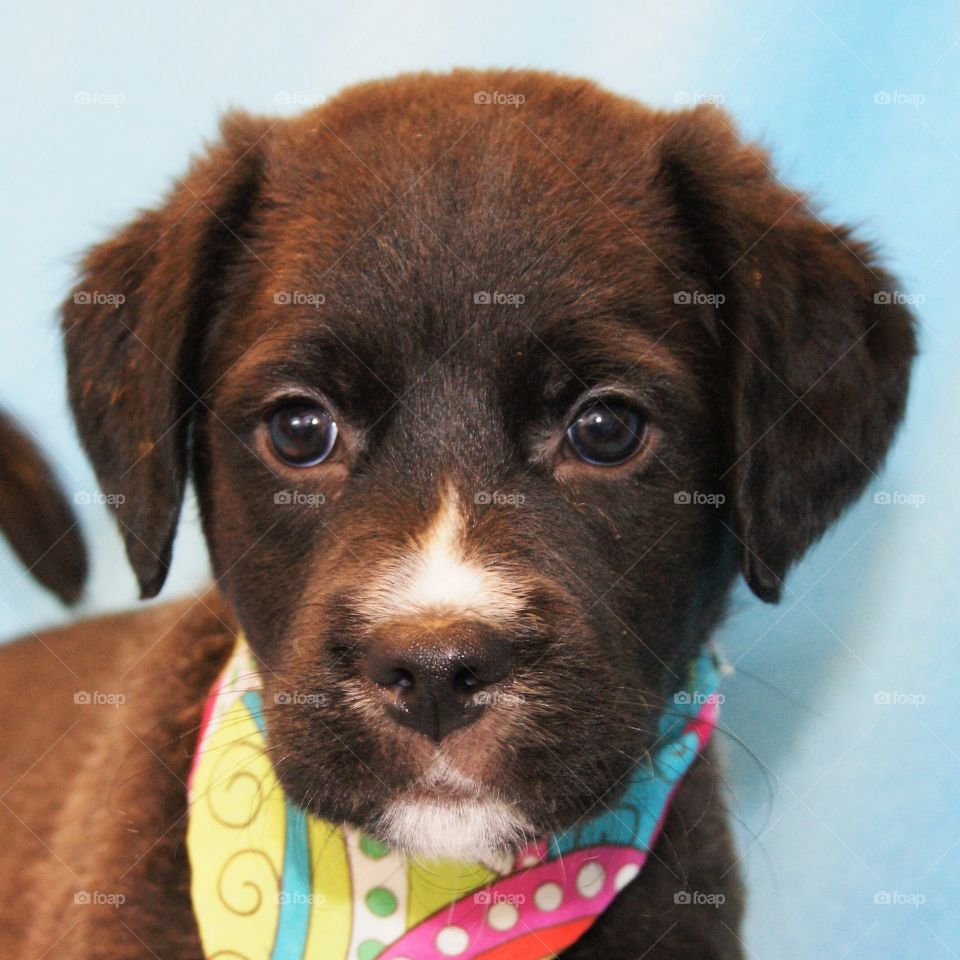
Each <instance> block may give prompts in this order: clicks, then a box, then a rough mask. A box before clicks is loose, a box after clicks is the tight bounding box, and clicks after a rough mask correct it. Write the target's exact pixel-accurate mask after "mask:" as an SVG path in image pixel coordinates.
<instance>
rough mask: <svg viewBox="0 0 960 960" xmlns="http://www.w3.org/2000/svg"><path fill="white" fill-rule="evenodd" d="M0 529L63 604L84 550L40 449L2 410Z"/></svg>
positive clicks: (79, 582) (69, 598) (79, 586)
mask: <svg viewBox="0 0 960 960" xmlns="http://www.w3.org/2000/svg"><path fill="white" fill-rule="evenodd" d="M0 531H2V532H3V533H4V534H5V535H6V538H7V540H8V541H9V542H10V546H11V547H13V549H14V552H15V553H16V554H17V556H18V557H19V558H20V559H21V560H22V561H23V563H24V564H25V565H26V567H27V569H28V570H29V571H30V573H31V574H32V575H33V576H34V577H35V578H36V579H37V580H38V581H39V582H40V583H42V584H43V585H44V586H45V587H46V588H47V589H48V590H50V591H52V592H53V593H55V594H56V595H57V596H58V597H59V598H60V599H61V600H62V601H63V602H64V603H73V602H74V601H75V600H77V599H78V598H79V596H80V594H81V593H82V592H83V585H84V583H85V582H86V579H87V550H86V547H85V545H84V542H83V536H82V535H81V533H80V527H79V524H78V522H77V517H76V515H75V514H74V512H73V508H72V507H71V506H70V504H69V502H68V501H67V499H66V497H65V496H64V494H63V491H62V490H61V489H60V487H59V485H58V483H57V480H56V478H55V477H54V475H53V472H52V471H51V469H50V467H49V466H48V465H47V462H46V460H45V459H44V456H43V454H42V453H41V452H40V450H39V449H38V448H37V446H36V445H35V444H34V443H33V442H32V441H31V440H30V439H29V438H28V437H27V436H26V435H25V434H24V432H23V431H22V430H21V429H20V428H19V427H18V426H17V425H16V424H15V423H14V422H13V421H12V420H10V419H9V418H8V417H6V416H4V415H3V414H2V413H0Z"/></svg>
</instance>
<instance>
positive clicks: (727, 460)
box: [0, 71, 914, 960]
mask: <svg viewBox="0 0 960 960" xmlns="http://www.w3.org/2000/svg"><path fill="white" fill-rule="evenodd" d="M888 289H891V280H890V279H889V278H888V276H887V275H886V274H885V273H884V272H883V271H882V270H880V269H879V268H878V267H877V266H876V265H875V261H874V258H873V256H872V255H871V252H870V251H869V249H868V248H867V247H866V246H864V245H863V244H862V243H861V242H859V241H857V240H854V239H852V238H851V237H850V235H849V234H848V232H847V231H845V230H844V229H842V228H839V227H831V226H829V225H826V224H824V223H822V222H821V221H820V220H819V219H818V218H817V217H816V216H815V214H813V213H812V212H811V211H810V209H809V208H808V207H807V206H806V205H805V203H804V201H803V198H802V197H801V196H800V195H798V194H795V193H792V192H790V191H788V190H786V189H785V188H784V187H782V186H781V185H780V184H779V183H778V182H777V181H776V180H775V179H774V177H773V175H772V174H771V172H770V170H769V168H768V166H767V163H766V159H765V157H764V155H763V154H762V153H761V152H759V151H758V150H756V149H754V148H751V147H748V146H744V145H743V144H742V143H740V141H739V140H738V139H737V137H736V135H735V133H734V132H733V130H732V129H731V127H730V125H729V123H728V121H727V120H726V118H725V117H724V116H723V115H722V114H720V113H719V112H717V111H714V110H712V109H699V110H695V111H692V112H687V113H678V114H667V113H659V112H654V111H651V110H648V109H645V108H643V107H642V106H640V105H638V104H636V103H634V102H631V101H627V100H624V99H621V98H618V97H615V96H611V95H609V94H606V93H604V92H602V91H600V90H599V89H597V88H596V87H595V86H593V85H592V84H590V83H587V82H584V81H579V80H569V79H562V78H558V77H554V76H549V75H545V74H536V73H533V74H530V73H509V72H508V73H473V72H466V71H461V72H456V73H453V74H451V75H448V76H441V77H437V76H416V77H405V78H401V79H399V80H394V81H390V82H384V83H374V84H368V85H364V86H361V87H357V88H354V89H352V90H350V91H347V92H346V93H344V94H343V95H341V96H340V97H338V98H337V99H336V100H334V101H332V102H331V103H329V104H327V105H325V106H323V107H320V108H317V109H315V110H311V111H309V112H307V113H306V114H304V115H302V116H300V117H298V118H294V119H290V120H270V119H265V118H254V117H249V116H245V115H232V116H231V117H229V118H228V119H227V120H226V121H225V123H224V125H223V135H222V139H221V141H220V142H219V143H218V144H217V145H215V146H213V147H212V148H211V149H210V150H209V151H208V152H207V153H206V154H204V156H202V157H201V158H200V159H199V160H198V161H197V162H196V163H195V164H194V166H193V167H192V168H191V170H190V172H189V174H188V175H187V176H186V177H185V178H184V179H183V180H182V181H181V182H180V183H179V184H178V186H177V187H176V188H175V190H174V191H173V192H172V194H171V195H170V197H169V198H168V200H167V201H166V203H165V204H163V205H162V206H160V207H159V208H158V209H156V210H154V211H150V212H147V213H144V214H142V215H141V216H140V217H138V218H137V219H136V220H134V221H133V222H132V223H131V224H130V225H128V226H127V227H126V228H124V229H123V230H122V231H120V232H119V233H118V234H117V235H116V236H115V237H113V238H112V239H110V240H108V241H107V242H106V243H104V244H102V245H101V246H99V247H97V248H95V249H94V250H93V251H92V252H91V253H90V255H89V256H88V258H87V259H86V261H85V263H84V266H83V278H82V280H81V281H80V285H79V288H78V290H81V291H83V290H86V291H89V290H94V291H100V292H108V293H113V294H122V297H114V298H112V300H111V301H109V302H107V301H108V298H103V297H100V298H82V297H73V298H71V299H70V300H69V301H68V302H67V305H66V307H65V323H64V332H65V340H66V350H67V359H68V369H69V377H70V390H71V398H72V403H73V407H74V411H75V414H76V418H77V423H78V426H79V430H80V433H81V437H82V439H83V442H84V444H85V446H86V448H87V450H88V452H89V453H90V456H91V458H92V460H93V462H94V465H95V467H96V469H97V472H98V476H99V478H100V482H101V485H102V486H103V489H104V491H105V492H107V493H114V494H122V497H116V498H115V501H116V503H117V517H118V521H119V523H120V526H121V530H122V532H123V534H124V537H125V539H126V543H127V550H128V554H129V557H130V561H131V563H132V565H133V567H134V570H135V571H136V573H137V576H138V578H139V581H140V584H141V587H142V591H143V593H144V595H145V596H152V595H154V594H156V593H157V591H158V590H159V589H160V587H161V585H162V583H163V580H164V576H165V573H166V569H167V565H168V561H169V557H170V552H171V544H172V541H173V537H174V532H175V528H176V523H177V517H178V513H179V509H180V503H181V499H182V496H183V490H184V484H185V483H186V481H187V479H188V477H192V479H193V481H194V483H195V484H196V486H197V490H198V494H199V499H200V503H201V507H202V517H203V524H204V529H205V532H206V536H207V540H208V543H209V547H210V552H211V557H212V560H213V565H214V571H215V575H216V583H217V592H216V593H211V594H210V595H208V596H206V597H204V598H203V599H201V600H200V601H198V602H197V603H194V604H192V605H185V604H178V605H171V606H166V607H160V608H154V609H151V610H150V611H148V612H146V613H142V614H139V615H137V614H131V615H126V616H122V617H115V618H109V619H106V620H101V621H96V622H93V623H87V624H83V625H80V626H78V627H76V628H74V629H72V630H67V631H61V632H59V633H56V634H53V635H50V636H47V637H45V638H44V640H43V645H42V646H41V645H39V644H36V643H29V642H26V643H21V644H17V645H14V646H13V647H12V648H9V649H7V650H4V651H2V664H3V672H2V677H3V681H2V682H3V686H4V690H3V691H2V694H3V695H2V696H0V704H2V709H3V710H4V711H7V714H6V715H5V716H4V718H3V719H4V723H3V727H2V729H3V730H4V731H5V733H6V734H7V736H8V738H9V740H10V741H11V746H8V747H6V748H5V749H4V750H3V751H2V754H0V755H2V757H3V760H2V761H0V763H2V766H0V778H2V779H0V791H4V794H3V796H4V799H3V805H2V807H0V814H2V815H3V817H4V821H3V824H2V830H3V837H4V843H3V845H2V849H0V858H2V860H0V870H2V875H3V877H4V878H5V882H6V883H7V896H5V897H4V898H3V903H2V906H0V911H3V913H2V915H0V952H2V953H3V955H4V956H12V957H30V958H35V957H38V956H41V955H43V953H44V951H48V950H55V952H56V955H57V956H60V957H68V958H92V957H97V958H101V957H102V958H134V957H136V958H146V957H150V956H161V957H164V958H166V957H178V958H179V957H196V956H199V954H200V947H199V943H198V939H197V933H196V927H195V924H194V921H193V918H192V914H191V905H190V900H189V893H188V884H189V875H188V867H187V864H186V860H185V853H184V819H185V813H186V810H185V787H184V780H185V778H186V774H187V770H188V767H189V763H190V758H191V753H192V750H193V747H194V741H195V736H196V729H197V723H198V721H199V716H200V710H201V706H202V702H203V699H204V696H205V694H206V691H207V690H208V689H209V686H210V684H211V682H212V681H213V679H214V678H215V676H216V674H217V672H218V670H219V669H220V667H221V665H222V663H223V661H224V658H225V657H226V655H227V653H228V651H229V649H230V647H231V644H232V638H233V634H234V631H236V630H237V629H238V628H242V630H243V631H244V632H245V634H246V636H247V638H248V641H249V643H250V646H251V648H252V650H253V652H254V654H255V655H256V657H257V658H258V660H259V662H260V664H261V665H262V667H263V673H264V679H265V694H266V696H265V703H267V704H268V709H267V711H266V723H267V727H268V731H269V735H270V739H271V747H272V749H273V751H274V763H275V767H276V771H277V774H278V776H279V778H280V780H281V783H282V785H283V787H284V789H285V791H286V793H287V794H288V796H289V797H290V798H291V799H292V800H293V801H294V802H296V803H298V804H300V805H302V806H304V807H305V808H307V809H309V810H310V811H312V812H313V813H315V814H317V815H320V816H323V817H326V818H328V819H332V820H335V821H344V822H349V823H352V824H355V825H357V826H360V827H362V828H363V829H366V830H368V831H370V832H372V833H374V834H375V835H377V836H380V837H382V838H383V839H385V840H387V841H389V842H390V843H391V844H393V845H394V846H396V847H399V848H401V849H405V850H407V851H409V852H410V853H413V854H417V853H423V854H432V853H444V854H448V855H454V856H464V857H467V858H472V857H473V856H475V855H476V854H478V853H480V852H486V851H487V850H488V849H489V847H490V846H493V847H509V846H510V845H513V844H516V843H518V842H519V841H520V840H521V839H522V838H523V837H525V836H529V835H533V834H539V833H542V832H545V831H549V830H552V829H563V828H566V827H569V826H570V825H572V824H574V823H577V822H579V821H581V820H582V819H583V818H589V817H591V816H595V815H597V814H599V813H601V812H602V811H603V810H604V809H606V807H607V806H608V805H610V804H611V803H615V802H616V800H617V798H618V791H620V790H622V786H623V783H624V782H625V777H627V776H628V775H629V773H630V771H631V770H632V769H633V767H634V765H635V764H636V763H637V761H638V760H639V759H641V758H642V757H643V756H644V755H645V754H646V753H647V752H648V751H649V750H650V749H652V747H653V744H654V732H655V730H656V725H657V719H658V717H659V716H660V715H661V714H662V713H663V711H664V710H669V709H670V704H671V702H672V700H671V697H672V694H673V693H674V692H675V691H676V690H677V689H678V686H679V682H680V677H681V676H682V671H683V669H684V664H685V663H686V662H687V661H688V660H689V659H690V658H691V657H692V656H693V655H694V654H695V653H696V651H698V650H699V649H700V648H701V646H702V645H703V644H704V642H705V641H706V640H707V638H708V637H709V635H710V634H711V632H712V631H713V630H714V629H715V627H716V625H717V623H718V621H719V620H720V618H721V617H722V615H723V612H724V606H725V602H726V598H727V594H728V592H729V590H730V587H731V585H732V584H733V582H734V580H735V578H736V576H737V572H738V570H739V571H742V573H743V575H744V576H745V577H746V579H747V582H748V583H749V584H750V586H751V588H752V589H753V590H754V592H755V593H757V594H758V595H759V596H760V597H762V598H763V599H765V600H768V601H775V600H776V599H777V598H778V596H779V593H780V589H781V583H782V580H783V577H784V576H785V574H786V572H787V569H788V568H789V567H790V565H791V564H792V563H794V562H795V561H796V560H797V559H798V558H799V557H800V556H801V555H802V554H803V552H804V551H805V549H806V548H807V547H808V546H809V545H810V544H811V543H812V542H813V541H814V540H816V539H817V538H818V537H819V536H820V535H821V534H822V533H823V531H824V530H825V529H826V527H827V526H828V525H829V524H830V523H831V522H832V521H833V520H834V519H835V518H836V517H837V516H838V515H839V513H840V512H841V511H842V510H843V508H844V507H845V506H846V505H847V504H849V503H850V502H851V500H852V499H853V498H854V497H856V496H857V494H858V493H859V492H860V491H861V489H862V488H863V486H864V484H865V482H866V481H867V479H868V478H869V477H870V476H871V475H872V473H873V471H874V470H876V468H877V467H878V465H879V464H880V462H881V460H882V458H883V455H884V453H885V451H886V450H887V447H888V445H889V443H890V440H891V437H892V435H893V432H894V430H895V427H896V425H897V423H898V421H899V420H900V417H901V415H902V411H903V406H904V400H905V396H906V390H907V381H908V372H909V365H910V361H911V358H912V356H913V351H914V339H913V331H912V323H911V318H910V316H909V314H908V313H907V311H906V310H905V308H904V307H902V306H901V305H899V304H897V303H889V302H884V301H885V300H886V299H888V298H883V297H877V293H878V292H880V291H883V290H888ZM84 300H87V301H88V302H83V301H84ZM468 681H469V682H468ZM77 690H82V691H90V690H93V691H97V692H99V693H101V694H104V695H105V696H106V697H107V698H109V697H112V698H113V700H112V703H110V704H109V706H102V707H97V706H96V705H95V704H79V705H78V704H74V702H73V699H74V696H75V693H76V691H77ZM290 692H296V693H297V694H298V696H296V697H291V696H289V695H286V694H289V693H290ZM479 692H486V693H487V694H490V693H498V692H503V693H505V694H506V693H508V694H510V696H502V697H497V696H485V697H483V698H480V697H478V696H477V695H476V694H477V693H479ZM311 694H322V697H321V696H315V697H312V698H311V697H309V696H308V695H311ZM99 699H100V700H101V701H103V700H104V697H103V696H101V697H100V698H99ZM305 702H309V703H310V704H311V705H310V706H305V705H304V704H305ZM316 703H322V705H323V706H322V709H318V708H317V707H316V706H315V704H316ZM37 704H42V705H43V707H42V709H37V707H36V705H37ZM439 763H442V764H443V769H447V770H451V769H452V770H454V771H456V773H457V777H455V778H447V779H444V778H438V777H437V776H436V770H437V765H438V764H439ZM371 770H375V771H376V774H377V776H376V780H375V781H374V782H373V785H371V777H370V772H371ZM464 780H466V781H468V782H469V784H470V785H471V789H470V792H469V802H467V800H466V798H465V797H464V795H463V792H462V791H463V788H462V783H463V782H464ZM718 783H719V774H718V772H717V769H716V767H715V758H714V756H713V754H712V753H709V752H708V753H707V754H706V755H705V756H703V757H702V758H701V759H700V760H699V761H697V762H696V764H695V766H694V768H693V770H692V771H691V773H690V774H689V775H688V777H687V778H686V779H685V780H684V781H683V783H682V785H681V788H680V790H679V792H678V795H677V797H676V800H675V802H674V805H673V807H672V809H671V812H670V814H669V818H668V820H667V823H666V826H665V830H664V833H663V835H662V836H661V838H660V840H659V842H658V844H657V847H656V850H655V856H654V857H653V858H651V862H650V863H649V864H648V866H647V867H646V868H645V869H644V871H643V872H642V873H641V875H640V877H639V878H638V879H637V880H636V881H634V883H632V884H631V885H630V886H629V887H628V888H627V889H626V890H625V891H624V893H623V894H622V895H621V896H620V897H619V898H618V899H617V901H616V902H615V903H614V905H613V906H612V907H611V909H610V910H608V911H607V913H606V914H604V916H603V917H602V918H601V920H600V921H599V922H598V923H597V925H596V926H595V927H593V928H592V929H591V930H590V931H589V932H588V933H587V934H586V936H584V937H583V939H582V940H581V941H580V942H579V943H578V944H577V945H576V946H574V947H573V948H571V949H570V950H568V951H567V952H566V954H565V956H566V957H607V958H633V957H640V956H644V957H648V958H650V960H655V958H666V957H690V958H698V960H699V958H705V957H737V956H740V947H739V943H738V938H737V925H738V921H739V916H740V898H739V894H738V889H737V883H736V879H735V876H734V871H733V870H732V865H733V862H734V858H733V854H732V851H731V847H730V843H729V840H728V836H727V830H726V826H725V823H724V814H723V809H722V803H721V801H720V799H719V797H718ZM451 816H453V817H455V818H457V820H456V823H457V829H455V830H452V831H451V830H448V829H447V830H440V829H439V827H438V825H439V824H441V823H443V824H447V825H449V823H450V822H451ZM478 838H482V840H483V842H482V844H481V841H480V839H478ZM685 889H696V890H698V891H709V892H712V893H715V894H718V895H719V894H722V895H723V898H725V899H723V900H722V905H721V906H720V907H719V908H717V907H716V906H714V905H713V904H711V905H698V904H692V905H691V904H686V903H683V902H679V903H678V902H677V901H678V899H681V900H682V898H677V894H678V893H679V892H681V891H683V890H685ZM78 892H79V893H83V894H85V895H86V896H84V897H81V898H80V900H81V902H79V903H77V904H75V903H74V899H75V897H76V895H77V894H78ZM91 893H97V894H99V896H96V897H91V896H89V894H91ZM91 900H92V901H93V902H87V901H91Z"/></svg>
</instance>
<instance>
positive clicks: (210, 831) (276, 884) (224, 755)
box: [187, 700, 285, 960]
mask: <svg viewBox="0 0 960 960" xmlns="http://www.w3.org/2000/svg"><path fill="white" fill-rule="evenodd" d="M265 748H266V744H265V743H264V740H263V737H262V736H261V734H260V731H259V730H258V728H257V725H256V722H255V720H254V718H253V717H252V716H251V714H250V712H249V711H248V710H247V708H246V706H245V705H244V704H243V702H242V701H241V700H237V701H236V702H235V703H234V704H233V705H232V707H231V708H230V710H229V711H228V712H227V713H226V714H225V716H224V718H223V722H222V723H220V725H219V726H218V727H217V729H216V730H215V731H214V732H213V735H212V737H211V739H210V742H209V743H208V744H207V746H206V748H205V749H204V752H203V755H202V756H201V757H200V758H199V764H198V767H197V770H196V776H197V777H198V778H199V780H200V781H201V782H202V783H204V784H205V785H206V789H205V790H204V791H203V792H202V793H200V794H199V795H197V796H196V798H195V799H194V801H193V806H192V809H191V811H190V817H189V824H188V827H187V846H188V848H190V849H191V850H198V849H199V850H202V851H203V856H201V857H195V856H191V862H192V868H193V876H192V879H191V894H192V896H193V903H194V910H195V912H196V913H197V914H198V915H200V916H202V917H203V918H204V923H203V924H201V927H200V930H201V940H202V942H203V950H204V954H205V955H206V956H207V957H220V956H223V957H230V958H243V960H269V958H270V953H271V950H272V949H273V940H274V935H275V932H276V929H277V921H278V918H279V914H280V878H281V875H282V873H283V855H284V828H285V816H284V796H283V791H282V790H281V789H280V785H279V784H278V783H277V780H276V777H275V776H274V773H273V768H272V765H271V763H270V761H269V759H268V756H267V753H266V749H265Z"/></svg>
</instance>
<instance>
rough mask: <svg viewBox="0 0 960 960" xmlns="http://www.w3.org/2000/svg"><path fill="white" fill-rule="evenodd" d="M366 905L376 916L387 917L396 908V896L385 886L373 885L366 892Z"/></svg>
mask: <svg viewBox="0 0 960 960" xmlns="http://www.w3.org/2000/svg"><path fill="white" fill-rule="evenodd" d="M367 906H368V907H369V908H370V912H371V913H372V914H375V915H376V916H378V917H389V916H390V914H391V913H393V911H394V910H396V909H397V898H396V897H395V896H394V895H393V894H392V893H391V892H390V891H389V890H388V889H387V888H386V887H374V888H373V889H372V890H371V891H370V892H369V893H368V894H367Z"/></svg>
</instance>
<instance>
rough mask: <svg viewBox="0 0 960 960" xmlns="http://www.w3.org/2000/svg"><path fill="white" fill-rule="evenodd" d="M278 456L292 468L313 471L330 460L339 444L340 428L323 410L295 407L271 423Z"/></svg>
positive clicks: (312, 406)
mask: <svg viewBox="0 0 960 960" xmlns="http://www.w3.org/2000/svg"><path fill="white" fill-rule="evenodd" d="M268 427H269V431H270V444H271V446H272V447H273V450H274V453H276V455H277V456H278V457H279V458H280V459H281V460H282V461H283V462H284V463H287V464H290V466H292V467H312V466H314V465H315V464H317V463H322V462H323V461H324V460H326V459H327V457H329V456H330V453H331V451H332V450H333V448H334V446H335V445H336V442H337V424H336V421H334V419H333V417H331V416H330V414H329V413H327V411H326V410H324V409H323V407H319V406H316V405H315V404H309V403H293V404H289V405H287V406H285V407H281V408H280V409H279V410H276V411H274V413H273V414H271V416H270V419H269V421H268Z"/></svg>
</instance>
